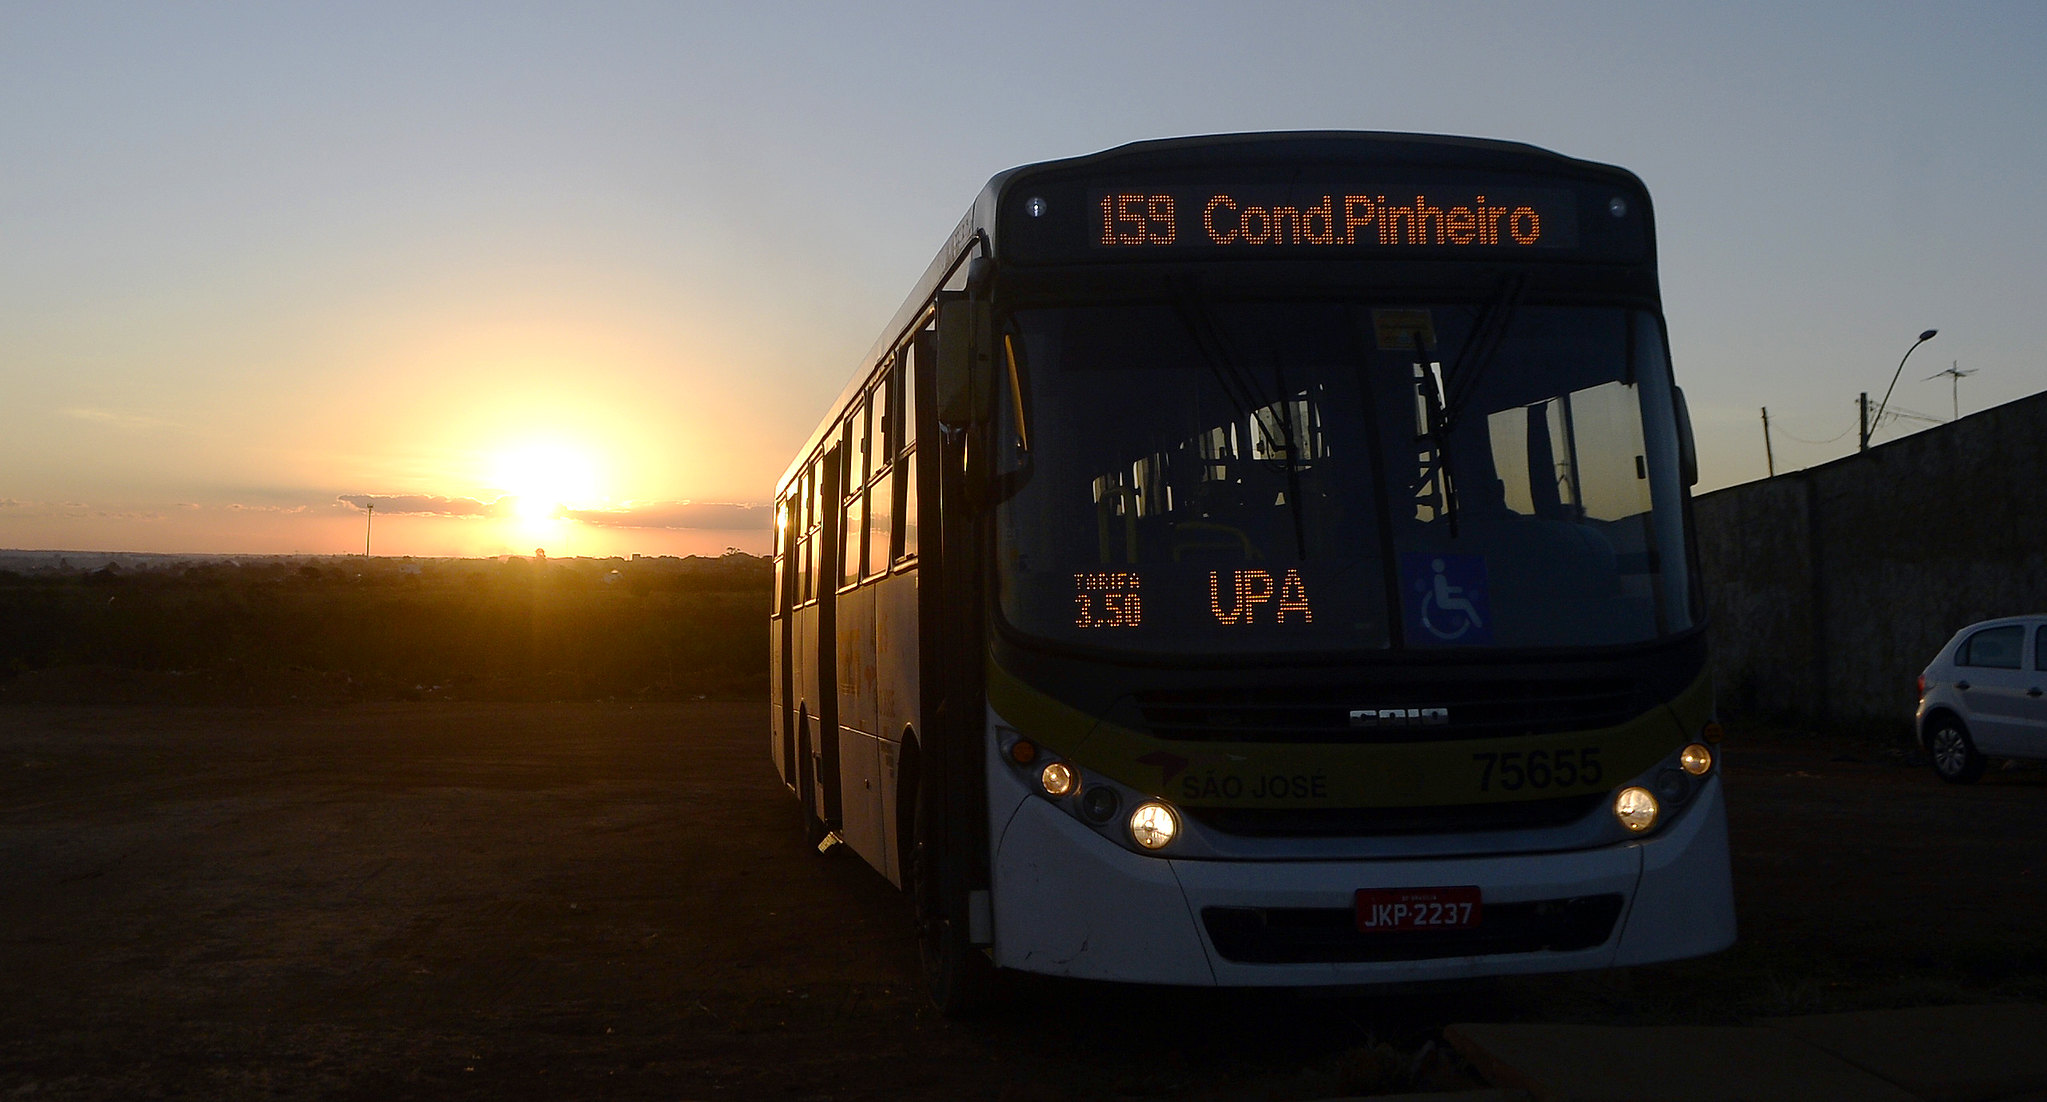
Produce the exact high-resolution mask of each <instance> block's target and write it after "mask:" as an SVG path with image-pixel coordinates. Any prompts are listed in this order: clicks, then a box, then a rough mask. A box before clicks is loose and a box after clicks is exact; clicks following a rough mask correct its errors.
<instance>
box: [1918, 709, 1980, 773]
mask: <svg viewBox="0 0 2047 1102" xmlns="http://www.w3.org/2000/svg"><path fill="white" fill-rule="evenodd" d="M1926 752H1927V754H1928V755H1929V756H1931V757H1932V758H1933V771H1934V772H1935V773H1937V774H1939V775H1940V779H1941V780H1944V781H1948V782H1950V783H1953V784H1974V783H1975V782H1976V778H1978V777H1981V776H1982V775H1983V764H1984V763H1983V755H1982V754H1980V753H1977V752H1976V743H1975V741H1974V740H1972V739H1970V738H1969V729H1968V728H1966V727H1964V726H1962V721H1961V720H1959V719H1956V718H1955V717H1953V716H1951V715H1941V716H1939V717H1937V718H1935V719H1934V721H1933V723H1932V724H1930V725H1929V729H1928V730H1927V732H1926Z"/></svg>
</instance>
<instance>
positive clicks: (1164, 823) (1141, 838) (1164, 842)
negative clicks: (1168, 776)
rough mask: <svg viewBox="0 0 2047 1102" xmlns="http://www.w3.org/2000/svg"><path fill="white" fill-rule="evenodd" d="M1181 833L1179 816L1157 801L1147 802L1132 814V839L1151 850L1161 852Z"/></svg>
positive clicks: (1138, 806)
mask: <svg viewBox="0 0 2047 1102" xmlns="http://www.w3.org/2000/svg"><path fill="white" fill-rule="evenodd" d="M1179 833H1180V819H1179V816H1177V815H1174V814H1173V809H1172V808H1170V807H1167V806H1166V805H1165V804H1162V803H1160V802H1159V801H1157V800H1147V801H1146V802H1144V803H1141V804H1138V805H1137V810H1135V811H1133V812H1131V813H1130V837H1131V839H1132V840H1133V841H1135V842H1136V843H1137V844H1138V845H1140V846H1143V847H1144V848H1145V849H1149V850H1161V849H1164V848H1166V846H1168V845H1170V844H1171V843H1172V841H1173V838H1174V837H1175V836H1176V835H1178V834H1179Z"/></svg>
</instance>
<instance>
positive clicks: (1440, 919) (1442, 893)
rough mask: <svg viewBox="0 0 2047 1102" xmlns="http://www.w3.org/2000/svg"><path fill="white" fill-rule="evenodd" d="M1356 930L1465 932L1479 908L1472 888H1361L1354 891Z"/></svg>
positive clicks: (1373, 932)
mask: <svg viewBox="0 0 2047 1102" xmlns="http://www.w3.org/2000/svg"><path fill="white" fill-rule="evenodd" d="M1357 907H1358V931H1359V932H1360V933H1366V934H1383V933H1394V932H1400V931H1413V930H1469V929H1471V928H1472V927H1474V926H1477V925H1478V923H1479V918H1480V916H1481V912H1482V910H1483V908H1482V907H1481V905H1480V900H1479V894H1478V889H1477V888H1476V887H1460V888H1365V889H1362V890H1360V891H1359V892H1358V896H1357Z"/></svg>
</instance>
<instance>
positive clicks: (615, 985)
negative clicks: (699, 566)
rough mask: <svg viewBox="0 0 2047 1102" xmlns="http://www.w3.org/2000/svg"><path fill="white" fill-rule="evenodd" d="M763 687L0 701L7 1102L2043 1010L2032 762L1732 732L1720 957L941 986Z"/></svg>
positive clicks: (1006, 1093)
mask: <svg viewBox="0 0 2047 1102" xmlns="http://www.w3.org/2000/svg"><path fill="white" fill-rule="evenodd" d="M766 719H767V717H766V709H765V707H764V706H762V705H758V704H718V703H699V704H674V705H639V706H633V705H626V704H560V705H481V704H454V703H444V702H428V703H416V704H358V705H346V706H296V707H278V708H258V709H249V708H241V709H227V708H144V707H125V708H91V707H7V708H0V1097H8V1098H37V1099H41V1098H122V1099H129V1098H150V1097H191V1096H199V1097H209V1098H270V1097H278V1096H289V1097H307V1096H318V1097H327V1098H344V1099H347V1098H363V1099H371V1098H375V1099H386V1098H399V1097H434V1098H448V1097H457V1098H459V1097H475V1098H493V1099H498V1098H512V1099H518V1098H550V1099H552V1098H586V1097H587V1098H695V1099H710V1098H733V1099H747V1098H770V1099H782V1098H787V1099H861V1098H905V1097H907V1098H947V1099H953V1098H1009V1099H1053V1098H1076V1097H1078V1098H1089V1097H1172V1098H1223V1097H1229V1098H1244V1097H1253V1098H1257V1097H1265V1098H1318V1097H1330V1096H1334V1095H1343V1094H1365V1093H1371V1092H1374V1091H1380V1090H1393V1089H1431V1088H1439V1087H1452V1086H1460V1085H1472V1084H1473V1083H1474V1080H1473V1079H1472V1078H1471V1077H1470V1073H1469V1071H1468V1069H1465V1068H1462V1067H1461V1066H1459V1065H1458V1064H1457V1062H1456V1060H1455V1059H1454V1057H1451V1056H1450V1055H1448V1054H1447V1053H1445V1052H1444V1051H1443V1050H1442V1047H1441V1045H1440V1041H1439V1035H1440V1031H1441V1028H1442V1026H1444V1025H1446V1024H1448V1023H1451V1022H1456V1021H1512V1020H1570V1021H1589V1022H1607V1023H1614V1022H1631V1021H1640V1022H1687V1021H1696V1022H1735V1021H1744V1020H1748V1019H1750V1018H1753V1017H1758V1016H1764V1015H1771V1014H1784V1013H1803V1012H1810V1011H1822V1010H1834V1009H1850V1008H1860V1007H1873V1006H1897V1005H1918V1004H1928V1003H1942V1002H1955V1001H1988V1000H1997V999H2014V998H2016V999H2030V1000H2040V999H2043V998H2047V932H2043V928H2042V926H2041V924H2040V922H2039V916H2040V914H2041V913H2042V912H2043V907H2042V904H2043V902H2047V891H2043V888H2042V883H2041V881H2042V878H2043V877H2047V831H2043V830H2042V829H2041V828H2040V821H2041V814H2042V812H2043V810H2047V771H2043V770H2039V769H2018V770H2009V769H2008V770H1998V769H1993V771H1992V772H1991V773H1990V775H1989V776H1987V777H1986V778H1985V780H1984V782H1983V783H1982V784H1979V785H1977V786H1975V787H1973V788H1953V787H1949V786H1945V785H1942V784H1940V783H1939V782H1938V781H1936V780H1935V779H1934V778H1933V776H1932V774H1931V772H1930V771H1929V770H1927V769H1925V768H1924V767H1923V766H1915V765H1911V764H1909V763H1907V762H1906V761H1904V760H1903V758H1902V756H1901V755H1900V754H1898V753H1897V752H1895V751H1894V750H1888V749H1886V748H1884V747H1880V746H1873V745H1869V744H1859V743H1843V742H1838V741H1827V740H1821V739H1818V738H1816V737H1813V736H1809V735H1804V736H1802V735H1799V734H1797V733H1794V732H1782V731H1770V730H1757V731H1750V732H1740V733H1738V734H1737V736H1736V737H1735V738H1734V739H1733V740H1732V741H1731V743H1730V753H1729V755H1728V760H1729V762H1730V778H1729V792H1730V815H1731V821H1732V824H1733V832H1734V845H1735V863H1736V870H1735V871H1736V886H1737V892H1738V900H1739V907H1740V914H1741V922H1742V932H1741V938H1742V940H1741V943H1740V945H1739V946H1738V947H1737V948H1736V949H1734V950H1732V951H1730V952H1728V953H1725V954H1722V955H1720V956H1717V957H1714V958H1711V959H1709V960H1705V961H1696V962H1686V963H1682V964H1676V965H1668V966H1660V967H1655V968H1638V969H1632V970H1629V971H1627V972H1620V973H1609V974H1602V975H1594V976H1566V977H1543V978H1536V979H1525V980H1513V981H1500V982H1494V983H1485V984H1476V985H1469V986H1460V987H1454V988H1431V989H1422V990H1407V991H1398V992H1375V993H1367V994H1349V995H1345V996H1343V997H1323V996H1316V997H1304V996H1295V995H1288V994H1271V993H1266V994H1257V993H1252V994H1246V993H1230V992H1223V993H1215V992H1185V991H1173V990H1165V989H1155V988H1127V987H1119V986H1109V985H1086V984H1075V983H1060V982H1049V981H1034V980H1024V981H1020V982H1018V983H1016V984H1015V985H1014V986H1013V989H1012V991H1011V999H1010V1002H1009V1004H1008V1005H1007V1006H1006V1007H1005V1008H1004V1009H1003V1010H1001V1011H999V1012H998V1013H996V1014H994V1015H993V1016H991V1017H989V1018H987V1019H986V1020H982V1021H977V1022H972V1023H951V1022H946V1021H943V1020H941V1019H939V1018H937V1017H936V1016H935V1015H934V1014H932V1013H931V1012H930V1011H929V1010H928V1009H927V1007H926V1005H925V1003H924V1001H923V998H922V996H921V994H920V993H919V991H918V989H917V986H916V982H915V973H916V959H915V952H914V948H913V946H912V944H911V942H910V939H909V930H908V920H907V917H906V911H905V908H904V905H903V902H902V900H901V898H900V897H899V896H898V895H897V893H896V892H895V891H894V890H893V889H892V888H890V887H889V885H888V884H887V882H886V881H884V880H883V879H882V878H881V877H880V876H879V875H877V874H875V873H873V872H872V871H870V870H868V869H867V868H866V867H865V866H863V865H862V864H860V862H859V861H858V860H857V859H856V858H852V857H850V856H848V855H846V854H844V853H843V852H840V853H838V854H834V855H830V856H826V857H820V856H818V855H817V854H816V853H814V852H811V851H808V850H806V848H805V847H804V846H803V845H802V843H801V840H800V836H799V833H798V828H797V824H796V808H795V803H794V800H793V798H792V797H790V796H789V795H788V794H787V793H786V790H784V789H783V788H782V787H781V786H780V785H779V784H778V783H777V781H776V780H775V778H774V776H773V773H772V770H771V769H770V767H769V765H768V763H767V757H766V745H765V735H764V733H763V732H764V730H765V723H766Z"/></svg>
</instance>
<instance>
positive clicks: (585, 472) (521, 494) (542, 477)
mask: <svg viewBox="0 0 2047 1102" xmlns="http://www.w3.org/2000/svg"><path fill="white" fill-rule="evenodd" d="M491 481H492V482H493V483H494V484H495V485H496V486H497V488H498V489H500V490H502V491H503V492H504V494H505V496H506V497H508V498H511V499H512V502H511V504H512V508H513V511H514V512H515V513H516V514H517V516H518V518H519V520H520V521H521V522H523V523H524V524H525V525H528V526H532V525H538V524H544V523H546V522H549V521H552V520H554V519H555V518H556V517H558V516H559V515H560V514H561V512H562V510H563V509H565V508H569V507H572V506H580V505H588V504H590V503H591V502H592V501H593V500H594V499H595V498H596V497H597V496H598V481H599V480H598V473H597V463H596V461H595V460H594V459H592V458H591V456H590V453H589V452H588V451H587V450H585V449H582V448H578V447H576V446H574V445H571V444H566V443H562V442H559V441H534V442H529V443H525V444H520V445H517V446H515V447H512V448H508V449H506V450H504V451H502V452H499V453H498V455H497V457H496V461H495V463H494V464H493V467H492V472H491Z"/></svg>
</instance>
